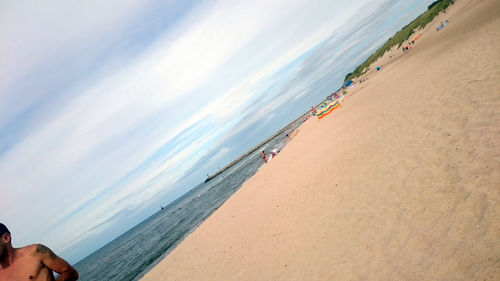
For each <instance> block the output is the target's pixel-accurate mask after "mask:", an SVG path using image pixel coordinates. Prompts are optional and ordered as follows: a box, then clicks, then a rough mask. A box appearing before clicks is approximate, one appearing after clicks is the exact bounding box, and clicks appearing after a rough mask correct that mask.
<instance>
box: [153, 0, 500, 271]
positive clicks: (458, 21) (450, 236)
mask: <svg viewBox="0 0 500 281" xmlns="http://www.w3.org/2000/svg"><path fill="white" fill-rule="evenodd" d="M443 19H448V20H449V21H450V24H448V25H447V26H446V27H445V28H444V29H442V30H441V31H439V32H437V31H435V27H436V26H437V25H438V24H439V22H440V21H442V20H443ZM421 33H422V34H423V36H422V38H420V39H419V40H418V41H417V44H415V45H414V48H413V50H412V51H411V52H410V53H408V54H405V55H400V56H397V57H395V58H394V59H388V58H387V56H388V55H389V54H386V56H385V57H384V58H382V60H381V61H379V62H378V63H382V62H384V63H383V68H382V70H381V71H378V72H377V71H374V70H371V71H369V72H368V73H367V75H368V76H367V77H368V78H369V79H368V80H367V81H366V82H364V83H362V84H360V85H359V84H358V85H356V87H355V88H354V89H352V90H351V91H350V93H349V94H348V95H347V96H346V98H345V100H344V102H343V106H342V108H340V109H337V110H335V111H333V112H332V113H331V114H330V115H328V116H326V117H325V118H323V119H321V120H318V119H316V118H311V119H309V120H308V121H307V122H305V123H304V124H303V125H302V126H301V127H300V129H299V130H298V132H297V135H296V136H295V137H294V138H293V140H292V141H291V142H290V143H289V144H288V145H287V146H286V147H285V148H284V149H283V150H282V151H281V153H280V154H279V155H278V156H277V157H276V158H275V159H274V160H273V161H272V162H271V163H269V164H268V165H265V166H264V167H263V168H261V169H260V170H259V172H258V173H257V174H256V175H255V176H253V177H252V178H251V179H250V180H249V181H248V182H247V183H245V184H244V185H243V186H242V187H241V188H240V190H238V191H237V192H236V193H235V194H234V195H233V196H232V197H231V198H230V199H229V200H228V201H227V202H226V203H225V204H223V205H222V206H221V207H220V208H219V209H218V210H217V211H216V212H215V213H214V214H213V215H212V216H210V217H209V218H208V219H207V220H206V221H205V222H204V223H203V224H202V225H201V226H200V227H198V228H197V229H196V230H195V231H194V232H193V233H192V234H190V235H189V236H188V237H187V238H186V239H185V240H184V241H183V242H182V243H181V244H180V245H179V246H178V247H177V248H176V249H174V250H173V251H172V252H171V253H170V254H169V255H168V256H167V257H165V259H164V260H163V261H161V262H160V263H159V264H158V265H157V266H156V267H155V268H153V270H152V271H151V272H149V273H148V274H147V275H146V276H145V277H144V278H143V280H499V279H500V47H499V46H500V36H499V34H500V1H496V0H482V1H457V2H456V3H455V5H453V6H451V7H450V8H449V10H448V12H447V13H446V15H441V16H439V18H437V19H435V20H434V21H433V22H432V23H430V24H429V25H428V27H427V28H426V29H425V30H423V31H421ZM397 51H399V52H401V50H397ZM374 68H375V67H372V69H374Z"/></svg>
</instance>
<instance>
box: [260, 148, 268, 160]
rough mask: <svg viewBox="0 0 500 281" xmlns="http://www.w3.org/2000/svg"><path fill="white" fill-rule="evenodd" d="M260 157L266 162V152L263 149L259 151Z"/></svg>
mask: <svg viewBox="0 0 500 281" xmlns="http://www.w3.org/2000/svg"><path fill="white" fill-rule="evenodd" d="M260 158H262V160H264V163H267V158H266V153H265V152H264V150H262V152H261V153H260Z"/></svg>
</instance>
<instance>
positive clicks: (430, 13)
mask: <svg viewBox="0 0 500 281" xmlns="http://www.w3.org/2000/svg"><path fill="white" fill-rule="evenodd" d="M450 1H451V0H437V1H436V2H434V3H432V4H431V5H429V6H428V7H427V11H425V12H424V13H423V14H421V15H420V16H419V17H417V18H416V19H415V20H414V21H412V22H410V23H409V24H408V25H406V26H405V27H403V28H402V29H401V30H400V31H398V32H397V33H396V34H394V36H393V37H391V38H389V40H387V42H385V43H384V45H382V47H380V48H379V49H378V50H377V51H375V53H373V54H372V55H371V56H370V57H368V58H367V59H366V60H365V62H363V63H362V64H360V65H359V66H358V67H357V68H356V69H355V70H354V71H353V72H351V73H349V74H347V75H346V77H345V80H344V81H349V80H351V79H353V78H356V77H359V76H361V75H362V74H364V73H365V72H366V71H367V70H368V67H369V66H370V64H372V63H373V62H375V61H376V60H377V59H378V58H380V57H382V56H383V55H384V54H385V52H387V51H389V50H390V49H391V48H392V47H394V46H396V45H397V46H398V48H399V47H401V45H402V44H403V42H405V41H406V40H408V38H410V36H411V35H412V34H413V33H414V32H415V30H417V29H422V28H424V27H425V26H426V25H427V24H428V23H429V22H431V21H432V20H433V19H434V18H435V17H436V16H437V15H439V13H440V12H442V11H444V10H445V9H446V8H448V6H449V5H450Z"/></svg>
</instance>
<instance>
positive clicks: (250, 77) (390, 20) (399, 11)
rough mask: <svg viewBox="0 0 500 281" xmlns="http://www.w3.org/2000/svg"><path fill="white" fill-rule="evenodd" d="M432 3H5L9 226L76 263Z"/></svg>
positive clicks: (263, 132) (270, 126) (17, 241)
mask: <svg viewBox="0 0 500 281" xmlns="http://www.w3.org/2000/svg"><path fill="white" fill-rule="evenodd" d="M430 2H431V1H423V0H400V1H398V0H371V1H369V0H351V1H340V0H339V1H337V0H330V1H318V0H307V1H305V0H304V1H297V0H273V1H271V0H265V1H261V0H254V1H238V0H236V1H218V0H207V1H191V0H182V1H173V0H170V1H169V0H164V1H159V0H151V1H132V0H119V1H118V0H108V1H94V0H89V1H68V0H53V1H36V2H33V1H24V0H20V1H2V2H0V42H1V44H0V222H2V223H5V224H6V225H7V226H8V227H9V229H10V231H11V233H12V236H13V244H14V246H15V247H19V246H22V245H26V244H32V243H44V244H45V245H47V246H49V247H50V248H51V249H53V250H54V251H55V252H56V253H57V254H59V255H61V256H63V257H64V258H66V259H67V260H69V261H70V262H73V263H74V262H76V261H78V260H80V259H82V258H83V257H85V256H87V255H89V254H90V253H92V252H93V251H95V250H97V249H98V248H100V247H102V246H103V245H105V244H106V243H108V242H109V241H111V240H112V239H114V238H116V237H117V236H118V235H120V234H122V233H124V232H125V231H126V230H128V229H130V228H131V227H133V226H135V225H137V224H138V223H140V222H141V221H143V220H144V219H146V218H148V217H149V216H151V215H152V214H154V213H155V212H156V211H158V209H159V206H160V205H163V206H165V205H166V204H168V203H169V202H171V201H173V200H175V199H176V198H178V197H179V196H181V195H182V194H184V193H186V192H187V191H189V190H190V189H192V188H193V187H195V186H196V185H198V184H199V183H201V182H202V181H203V180H204V179H205V177H206V175H207V174H212V173H214V172H216V171H217V170H218V168H219V167H224V166H225V165H226V164H228V163H229V162H231V161H232V160H234V159H235V158H237V157H239V156H240V155H241V154H243V153H245V152H246V151H248V150H249V149H250V148H252V147H253V146H255V145H257V144H259V143H260V142H262V141H263V140H264V139H266V138H267V137H269V136H270V135H272V134H273V133H274V132H276V131H277V130H279V129H281V128H283V127H284V126H286V125H287V124H288V123H290V122H291V121H293V120H295V119H296V118H298V117H299V116H301V115H302V114H304V113H305V112H307V111H308V110H309V109H310V107H311V106H312V105H316V104H318V103H319V102H321V101H322V100H323V99H324V98H325V97H326V96H327V95H329V94H331V93H332V92H333V91H335V90H337V89H339V88H340V87H341V85H342V82H343V79H344V77H345V75H346V73H348V72H351V71H352V70H353V69H354V68H355V67H356V66H358V65H359V64H360V63H361V62H363V61H364V60H365V59H366V58H367V57H368V56H369V55H370V54H371V53H373V52H374V51H375V50H376V49H377V48H378V47H380V46H381V45H382V44H383V43H384V42H385V41H387V39H388V38H390V37H391V36H392V35H393V34H394V33H395V32H396V31H398V30H399V29H401V28H402V27H403V26H405V25H406V24H407V23H409V22H410V21H411V20H413V19H414V18H416V17H417V16H418V15H419V14H421V13H422V12H424V11H425V10H426V8H427V6H428V5H429V4H430Z"/></svg>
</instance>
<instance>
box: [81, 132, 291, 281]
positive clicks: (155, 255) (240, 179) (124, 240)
mask: <svg viewBox="0 0 500 281" xmlns="http://www.w3.org/2000/svg"><path fill="white" fill-rule="evenodd" d="M285 144H286V136H285V133H282V134H280V135H278V136H276V137H275V138H274V139H272V140H271V141H269V142H268V143H266V144H265V145H264V146H263V147H261V148H260V149H257V150H256V151H255V152H253V153H251V154H250V155H248V156H247V157H245V158H244V159H242V160H241V161H240V162H238V163H236V164H235V165H233V166H232V167H231V168H229V169H227V170H226V171H224V172H223V173H221V174H219V175H217V176H216V177H214V178H213V179H212V180H210V181H209V182H207V183H202V184H200V185H198V186H197V187H195V188H193V189H192V190H191V191H189V192H188V193H186V194H185V195H183V196H182V197H180V198H179V199H177V200H176V201H174V202H172V203H171V204H169V205H168V206H167V207H165V208H164V209H163V210H161V211H159V212H157V213H156V214H154V215H152V216H151V217H149V218H148V219H146V220H145V221H143V222H141V223H140V224H138V225H137V226H135V227H134V228H132V229H130V230H129V231H127V232H126V233H124V234H123V235H121V236H120V237H118V238H116V239H115V240H113V241H112V242H110V243H109V244H107V245H106V246H104V247H102V248H101V249H99V250H97V251H96V252H95V253H93V254H91V255H90V256H88V257H86V258H84V259H83V260H82V261H80V262H78V263H77V264H76V265H75V268H76V269H77V270H78V272H79V274H80V278H79V280H84V281H85V280H88V281H98V280H139V279H140V278H141V277H142V276H144V274H146V273H147V272H148V271H149V270H150V269H151V268H152V267H153V266H154V265H156V264H157V263H158V262H160V261H161V260H162V259H163V258H164V257H165V256H166V255H167V254H168V253H169V252H170V251H171V250H172V249H174V248H175V246H176V245H178V244H179V243H180V242H181V241H182V240H183V239H184V238H185V237H186V236H187V235H188V234H189V233H191V232H192V231H193V230H194V229H195V228H196V227H197V226H199V225H200V224H201V223H202V222H203V221H204V220H205V219H206V218H207V217H208V216H209V215H210V214H212V213H213V212H214V211H215V210H216V209H217V208H219V207H220V206H221V205H222V204H223V203H224V202H225V201H226V200H227V199H228V198H229V197H230V196H231V195H232V194H233V193H234V192H236V191H237V190H238V189H239V188H240V187H241V185H242V184H243V183H244V182H245V181H246V180H248V179H249V178H250V177H251V176H253V175H254V174H255V173H256V172H257V170H258V169H259V168H260V167H261V166H262V165H263V164H264V163H263V161H262V159H261V158H260V155H259V151H261V150H263V149H265V150H266V151H269V150H271V149H272V148H275V147H279V148H282V147H283V146H284V145H285ZM277 157H279V155H278V156H277Z"/></svg>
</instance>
